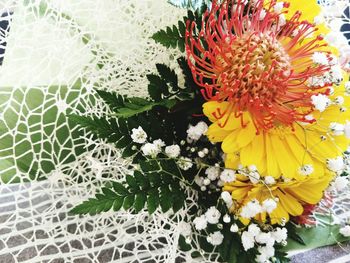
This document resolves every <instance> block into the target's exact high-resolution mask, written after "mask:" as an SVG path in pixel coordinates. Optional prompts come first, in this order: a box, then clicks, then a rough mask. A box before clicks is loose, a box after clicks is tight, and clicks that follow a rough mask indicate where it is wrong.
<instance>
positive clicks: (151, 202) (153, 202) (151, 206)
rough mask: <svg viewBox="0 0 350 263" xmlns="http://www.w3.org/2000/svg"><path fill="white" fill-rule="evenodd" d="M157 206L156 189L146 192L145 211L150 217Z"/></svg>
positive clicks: (157, 196) (157, 195) (157, 194)
mask: <svg viewBox="0 0 350 263" xmlns="http://www.w3.org/2000/svg"><path fill="white" fill-rule="evenodd" d="M158 206H159V193H158V190H157V189H152V190H151V191H149V192H148V197H147V209H148V213H149V214H150V215H151V214H153V213H154V211H156V209H157V208H158Z"/></svg>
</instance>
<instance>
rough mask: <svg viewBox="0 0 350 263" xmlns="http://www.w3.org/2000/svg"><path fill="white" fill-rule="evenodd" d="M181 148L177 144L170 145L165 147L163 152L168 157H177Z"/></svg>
mask: <svg viewBox="0 0 350 263" xmlns="http://www.w3.org/2000/svg"><path fill="white" fill-rule="evenodd" d="M180 152H181V149H180V146H179V145H170V146H167V147H165V154H166V155H167V156H168V157H169V158H177V157H178V156H179V155H180Z"/></svg>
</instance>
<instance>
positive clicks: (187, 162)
mask: <svg viewBox="0 0 350 263" xmlns="http://www.w3.org/2000/svg"><path fill="white" fill-rule="evenodd" d="M177 165H178V166H179V167H180V169H182V170H184V171H187V170H188V169H190V168H192V166H193V163H192V160H191V159H190V158H187V157H180V158H179V160H178V161H177Z"/></svg>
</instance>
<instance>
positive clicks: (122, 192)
mask: <svg viewBox="0 0 350 263" xmlns="http://www.w3.org/2000/svg"><path fill="white" fill-rule="evenodd" d="M112 184H113V189H114V191H116V192H117V193H118V194H119V195H122V196H125V195H127V194H128V193H129V192H128V190H126V188H125V187H124V186H123V185H122V184H121V183H118V182H113V183H112Z"/></svg>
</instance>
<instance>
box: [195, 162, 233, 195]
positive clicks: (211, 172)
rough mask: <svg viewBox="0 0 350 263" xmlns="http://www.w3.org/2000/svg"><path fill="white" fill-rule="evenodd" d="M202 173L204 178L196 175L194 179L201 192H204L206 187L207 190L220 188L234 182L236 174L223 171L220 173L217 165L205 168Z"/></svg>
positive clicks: (229, 170) (231, 171)
mask: <svg viewBox="0 0 350 263" xmlns="http://www.w3.org/2000/svg"><path fill="white" fill-rule="evenodd" d="M204 173H205V175H206V176H205V177H203V176H199V175H196V176H195V179H194V180H195V183H196V184H197V185H198V186H199V187H200V188H201V190H202V191H206V190H207V188H208V187H209V189H214V188H216V187H222V186H223V185H224V184H225V183H231V182H234V181H235V180H236V172H235V171H234V170H231V169H224V170H223V171H220V167H219V165H218V164H217V165H215V166H211V167H209V168H207V169H206V170H205V172H204Z"/></svg>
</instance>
